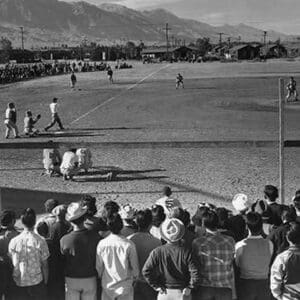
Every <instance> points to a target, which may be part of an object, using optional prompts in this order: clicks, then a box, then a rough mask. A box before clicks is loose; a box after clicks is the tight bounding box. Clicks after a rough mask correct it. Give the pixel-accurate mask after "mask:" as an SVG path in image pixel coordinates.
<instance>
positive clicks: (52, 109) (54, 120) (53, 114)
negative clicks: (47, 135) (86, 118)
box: [45, 98, 64, 131]
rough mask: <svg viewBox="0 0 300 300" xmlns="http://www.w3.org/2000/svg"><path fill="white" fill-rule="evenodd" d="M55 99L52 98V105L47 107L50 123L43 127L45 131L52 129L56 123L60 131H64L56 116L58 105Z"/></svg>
mask: <svg viewBox="0 0 300 300" xmlns="http://www.w3.org/2000/svg"><path fill="white" fill-rule="evenodd" d="M57 100H58V99H57V98H53V100H52V103H51V104H50V105H49V107H50V112H51V117H52V121H51V123H50V124H49V125H48V126H46V127H45V131H48V130H49V129H50V128H51V127H53V126H54V125H55V124H56V123H57V124H58V126H59V129H60V130H64V126H63V125H62V122H61V120H60V117H59V115H58V103H57Z"/></svg>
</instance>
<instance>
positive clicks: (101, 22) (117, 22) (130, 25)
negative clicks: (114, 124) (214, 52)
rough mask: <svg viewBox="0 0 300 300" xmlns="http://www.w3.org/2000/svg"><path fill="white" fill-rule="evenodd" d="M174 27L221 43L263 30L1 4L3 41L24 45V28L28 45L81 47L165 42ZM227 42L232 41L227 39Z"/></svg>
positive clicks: (21, 2)
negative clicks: (222, 36) (220, 37)
mask: <svg viewBox="0 0 300 300" xmlns="http://www.w3.org/2000/svg"><path fill="white" fill-rule="evenodd" d="M166 22H168V23H169V25H170V27H171V28H172V31H171V33H170V35H173V36H174V37H176V38H180V39H182V40H183V39H184V40H186V42H190V41H194V40H195V39H197V38H199V37H209V38H210V39H211V40H212V41H217V40H218V32H224V33H225V34H227V35H228V36H232V37H236V38H237V37H238V36H241V37H242V40H243V41H260V40H261V37H262V31H261V30H258V29H256V28H253V27H249V26H246V25H243V24H240V25H238V26H230V25H226V26H221V27H214V26H211V25H208V24H206V23H202V22H198V21H194V20H187V19H182V18H179V17H177V16H175V15H174V14H172V13H170V12H168V11H166V10H163V9H156V10H151V11H136V10H133V9H129V8H127V7H124V6H120V5H115V4H102V5H100V6H95V5H91V4H88V3H86V2H83V1H82V2H74V3H66V2H62V1H58V0H0V36H6V37H8V38H9V39H11V40H12V41H13V43H14V46H19V45H20V39H21V38H20V28H19V27H20V26H23V27H24V30H25V35H24V37H25V46H26V47H30V46H32V45H54V44H56V45H58V44H62V43H64V44H69V45H74V44H78V43H79V42H80V41H82V40H83V39H87V40H89V41H95V42H97V43H102V44H112V43H117V42H126V41H128V40H131V41H140V40H142V41H143V42H144V43H149V44H150V43H155V42H156V43H163V42H164V41H165V32H164V31H163V27H164V26H165V23H166ZM225 38H226V36H225ZM269 38H270V39H271V40H276V39H278V38H281V39H283V40H284V39H287V38H288V36H287V35H284V34H281V33H276V32H269Z"/></svg>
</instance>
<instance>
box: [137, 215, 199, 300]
mask: <svg viewBox="0 0 300 300" xmlns="http://www.w3.org/2000/svg"><path fill="white" fill-rule="evenodd" d="M184 232H185V228H184V224H183V223H182V222H181V221H180V220H178V219H174V218H172V219H167V220H166V221H164V223H163V224H162V225H161V235H162V238H163V239H164V240H165V241H166V242H167V244H165V245H163V246H160V247H158V248H156V249H154V250H153V251H152V252H151V254H150V256H149V258H148V259H147V261H146V263H145V265H144V268H143V275H144V278H145V279H146V281H147V282H148V283H149V285H150V286H152V287H153V288H154V289H155V290H156V291H158V292H159V294H158V297H157V299H158V300H181V299H186V300H188V299H191V290H192V289H194V288H195V287H197V286H198V285H199V282H200V276H199V270H198V268H197V264H196V261H195V259H194V257H193V255H192V252H191V249H188V248H186V247H185V246H184V245H183V244H182V243H181V239H182V238H183V236H184Z"/></svg>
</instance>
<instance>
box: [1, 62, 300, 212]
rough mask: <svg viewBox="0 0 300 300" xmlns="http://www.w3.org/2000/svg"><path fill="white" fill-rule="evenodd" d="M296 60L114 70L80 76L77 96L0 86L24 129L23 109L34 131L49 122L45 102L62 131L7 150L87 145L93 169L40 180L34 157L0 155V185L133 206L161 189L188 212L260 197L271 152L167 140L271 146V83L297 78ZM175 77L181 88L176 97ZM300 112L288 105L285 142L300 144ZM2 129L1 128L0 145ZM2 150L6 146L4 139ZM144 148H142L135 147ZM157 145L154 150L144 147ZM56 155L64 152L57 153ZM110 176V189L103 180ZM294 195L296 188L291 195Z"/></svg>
mask: <svg viewBox="0 0 300 300" xmlns="http://www.w3.org/2000/svg"><path fill="white" fill-rule="evenodd" d="M299 67H300V63H299V62H293V63H291V62H282V61H275V62H271V63H235V64H234V63H232V64H228V63H227V64H222V63H212V64H209V63H207V64H171V65H163V64H157V65H142V64H136V65H135V66H134V68H133V69H131V70H122V71H117V72H115V73H116V74H115V75H116V78H115V79H116V84H113V85H109V84H108V83H107V78H106V76H105V74H104V73H82V74H78V76H77V77H78V81H79V85H78V89H77V90H75V91H73V90H71V89H70V88H69V86H68V83H69V82H68V77H67V76H59V77H51V78H43V79H39V80H34V81H28V82H23V83H17V84H13V85H10V86H2V87H0V91H1V94H0V105H1V109H0V113H1V114H2V115H3V113H4V110H5V106H6V103H7V102H8V101H10V99H13V101H14V102H15V103H16V106H17V109H18V124H19V126H20V127H21V126H22V119H23V114H24V112H25V111H26V110H27V109H31V110H33V111H34V112H36V113H41V114H42V119H41V122H40V124H39V125H38V127H40V128H44V127H45V126H46V124H47V123H48V122H49V121H50V115H49V111H48V103H49V102H50V101H51V99H52V97H54V96H56V97H58V98H59V99H60V105H61V106H60V110H61V118H62V119H63V122H64V124H65V125H66V127H67V130H66V131H65V132H50V133H43V134H42V135H41V137H38V138H34V139H28V138H27V139H20V140H18V141H16V140H13V139H11V140H8V142H17V143H20V144H21V145H22V143H24V142H26V143H28V142H29V143H35V142H45V141H49V140H50V139H51V140H53V141H54V142H57V143H60V142H62V143H64V142H70V143H74V144H77V143H85V142H89V143H90V147H91V149H92V152H93V156H94V165H95V166H96V168H95V169H93V170H92V173H91V175H89V176H87V177H85V176H80V177H79V178H78V179H77V182H67V183H66V182H63V181H62V180H61V178H52V179H50V178H48V177H45V176H40V174H41V171H42V169H41V168H42V164H41V152H42V151H41V150H40V149H39V150H38V149H37V150H34V149H23V150H22V149H15V150H13V149H10V150H8V149H6V150H5V149H1V144H0V152H1V156H0V172H1V175H0V186H6V187H18V188H33V189H40V190H52V191H58V192H62V191H66V192H76V193H87V192H88V193H93V194H96V195H98V197H99V199H100V200H102V201H104V200H107V199H118V201H120V202H127V201H129V202H132V203H135V204H137V205H138V206H140V207H141V206H143V205H144V203H147V204H148V203H149V204H150V203H151V202H153V201H154V200H155V199H156V198H157V197H158V193H159V191H160V190H161V188H162V186H163V185H165V184H168V185H170V186H172V187H173V188H174V190H175V191H176V193H177V196H178V197H180V198H181V199H183V202H184V203H185V204H186V206H188V207H192V206H194V205H195V203H196V202H199V201H212V202H222V203H225V204H228V200H229V199H230V198H231V197H232V195H233V194H234V193H236V192H242V191H244V192H246V193H248V194H249V195H250V197H251V198H253V199H256V198H257V197H261V191H262V188H263V185H264V184H267V183H273V184H276V185H278V171H277V161H278V152H277V149H276V147H273V146H272V145H271V146H269V147H268V148H257V147H252V146H253V145H252V146H249V147H235V146H234V145H233V146H231V147H219V148H218V147H210V148H205V147H202V148H195V147H193V148H190V149H189V148H188V147H183V148H181V149H180V148H179V147H176V146H174V148H172V147H165V146H163V145H164V143H166V142H180V143H184V142H201V141H202V142H203V141H207V142H210V141H222V142H224V141H235V142H236V141H238V142H240V141H257V140H263V141H266V142H268V141H275V140H276V139H277V135H278V109H277V100H276V99H277V96H278V78H279V77H280V76H286V77H287V76H289V75H294V77H295V78H296V80H297V79H299V78H298V77H297V75H298V76H299V74H300V73H298V72H299V71H298V70H299ZM178 72H180V73H182V74H183V76H184V78H185V86H186V88H185V89H181V90H175V75H176V73H178ZM299 113H300V105H299V104H298V103H297V104H289V105H288V106H287V114H286V119H287V138H288V139H300V124H299V121H298V119H299ZM3 135H4V128H3V127H1V129H0V136H1V137H3ZM1 142H7V141H5V140H3V139H2V140H1ZM103 142H104V143H105V142H116V143H119V142H123V143H125V144H126V143H129V142H130V143H132V145H133V146H132V147H131V148H130V147H123V148H122V147H116V148H114V147H109V148H105V147H103V148H101V143H103ZM139 142H146V143H149V147H144V148H137V149H135V148H134V143H139ZM152 142H156V143H160V142H161V145H160V146H157V147H156V148H154V147H151V143H152ZM62 150H63V149H62ZM299 152H300V149H299V150H298V149H294V148H291V149H287V154H286V157H287V190H286V196H287V198H290V197H291V195H292V194H293V192H294V190H295V189H296V188H297V187H298V186H297V185H298V184H299V178H300V171H299V170H300V168H299V167H300V166H299V164H300V159H299ZM111 169H112V170H115V172H116V173H117V174H118V175H117V178H116V181H114V182H105V181H104V177H105V172H107V171H108V170H111ZM298 188H299V187H298Z"/></svg>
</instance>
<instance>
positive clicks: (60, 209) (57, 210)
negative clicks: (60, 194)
mask: <svg viewBox="0 0 300 300" xmlns="http://www.w3.org/2000/svg"><path fill="white" fill-rule="evenodd" d="M67 208H68V206H67V205H66V204H61V205H57V206H56V207H54V208H53V209H52V211H51V213H52V215H54V216H61V215H63V214H66V213H67Z"/></svg>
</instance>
